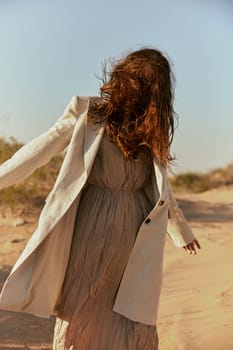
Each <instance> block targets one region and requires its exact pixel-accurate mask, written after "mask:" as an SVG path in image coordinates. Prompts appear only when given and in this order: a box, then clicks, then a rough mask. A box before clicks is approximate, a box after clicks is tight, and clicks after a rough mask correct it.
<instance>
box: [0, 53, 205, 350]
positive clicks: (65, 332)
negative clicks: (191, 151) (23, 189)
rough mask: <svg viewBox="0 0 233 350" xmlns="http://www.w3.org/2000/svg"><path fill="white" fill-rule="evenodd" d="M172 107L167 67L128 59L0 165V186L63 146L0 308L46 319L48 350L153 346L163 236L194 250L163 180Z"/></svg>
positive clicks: (157, 60)
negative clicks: (51, 324) (50, 325)
mask: <svg viewBox="0 0 233 350" xmlns="http://www.w3.org/2000/svg"><path fill="white" fill-rule="evenodd" d="M172 102H173V94H172V79H171V71H170V66H169V63H168V61H167V59H166V58H165V57H164V55H163V54H162V53H161V52H159V51H158V50H154V49H148V48H145V49H141V50H138V51H135V52H133V53H131V54H129V55H128V56H127V57H126V58H124V59H123V60H120V61H119V62H116V64H115V65H114V67H113V69H112V71H111V73H110V75H109V77H108V79H107V80H106V81H105V82H104V84H103V86H102V87H101V94H100V97H99V98H89V97H86V98H85V97H84V98H81V97H77V96H75V97H73V98H72V99H71V101H70V103H69V105H68V106H67V108H66V109H65V112H64V114H63V115H62V117H61V118H59V120H58V121H57V122H56V124H55V125H54V126H53V127H52V128H51V129H49V130H48V131H47V132H46V133H44V134H42V135H41V136H39V137H38V138H36V139H34V140H32V141H31V142H30V143H28V144H27V145H25V146H24V147H22V148H21V149H20V150H19V151H18V152H16V154H15V155H14V156H13V157H12V158H11V159H10V160H8V161H7V162H6V163H4V164H3V165H2V166H1V167H0V189H1V188H3V187H6V186H10V185H12V184H13V183H15V182H17V181H20V180H22V179H24V178H25V177H26V176H28V175H29V174H31V173H32V172H33V171H34V170H35V169H36V168H38V167H39V166H41V165H43V164H45V163H46V162H48V160H49V159H50V158H51V157H52V156H53V155H54V154H56V153H58V152H60V151H61V150H62V149H64V148H65V147H66V146H68V148H67V153H66V156H65V159H64V162H63V165H62V167H61V170H60V173H59V175H58V178H57V180H56V183H55V185H54V187H53V189H52V191H51V193H50V194H49V196H48V198H47V199H46V204H45V206H44V208H43V210H42V213H41V216H40V220H39V225H38V229H37V230H36V232H35V233H34V234H33V236H32V238H31V239H30V241H29V242H28V244H27V246H26V248H25V250H24V252H23V253H22V255H21V256H20V258H19V259H18V261H17V262H16V264H15V266H14V267H13V269H12V271H11V274H10V276H9V277H8V279H7V281H6V283H5V285H4V287H3V290H2V293H1V299H0V308H2V309H6V310H13V311H24V312H28V313H33V314H36V315H38V316H42V317H47V316H49V315H56V316H57V321H56V326H55V333H54V349H56V350H61V349H69V350H71V349H72V350H75V349H78V350H81V349H82V350H87V349H88V350H97V349H98V350H108V349H111V350H124V349H125V350H126V349H127V350H137V349H138V350H139V349H140V350H141V349H145V350H146V349H148V350H152V349H157V348H158V335H157V328H156V322H157V314H158V304H159V296H160V290H161V283H162V266H163V252H164V244H165V237H166V231H168V233H169V236H170V237H171V239H172V240H173V242H174V244H175V246H177V247H183V248H184V249H186V250H187V251H189V252H190V253H195V254H196V252H197V250H196V248H199V249H200V244H199V242H198V241H197V239H196V238H195V236H194V235H193V233H192V231H191V229H190V228H189V226H188V224H187V222H186V220H185V218H184V216H183V214H182V212H181V211H180V209H179V208H178V206H177V203H176V200H175V198H174V195H173V192H172V189H171V186H170V183H169V180H168V177H167V168H168V166H169V162H170V161H171V160H172V158H171V156H170V152H169V147H170V144H171V141H172V138H173V132H174V112H173V105H172Z"/></svg>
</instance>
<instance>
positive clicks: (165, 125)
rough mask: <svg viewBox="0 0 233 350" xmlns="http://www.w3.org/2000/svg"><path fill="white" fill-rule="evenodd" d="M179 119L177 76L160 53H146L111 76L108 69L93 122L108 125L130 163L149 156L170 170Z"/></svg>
mask: <svg viewBox="0 0 233 350" xmlns="http://www.w3.org/2000/svg"><path fill="white" fill-rule="evenodd" d="M174 116H175V112H174V110H173V75H172V72H171V68H170V65H169V62H168V60H167V58H165V56H164V55H163V54H162V53H161V52H160V51H158V50H155V49H150V48H143V49H141V50H138V51H135V52H132V53H130V54H129V55H128V56H126V57H125V58H124V59H122V60H119V61H116V62H115V63H114V64H113V66H112V70H111V72H110V73H107V72H106V66H105V67H104V70H103V85H102V86H101V88H100V98H99V99H96V100H95V101H94V102H93V103H92V104H91V105H90V108H89V119H92V120H95V121H96V122H101V121H103V120H107V124H106V131H107V133H108V134H109V135H110V136H111V137H112V139H113V141H114V142H115V143H116V144H117V146H118V147H119V148H120V149H121V150H122V152H123V153H124V155H125V157H126V158H129V159H136V158H137V155H138V153H139V152H140V151H143V152H147V153H150V154H151V155H154V156H155V157H157V159H158V160H159V161H160V163H161V164H162V165H164V166H165V167H166V166H167V165H168V163H169V162H170V161H171V160H172V157H171V155H170V145H171V142H172V139H173V134H174Z"/></svg>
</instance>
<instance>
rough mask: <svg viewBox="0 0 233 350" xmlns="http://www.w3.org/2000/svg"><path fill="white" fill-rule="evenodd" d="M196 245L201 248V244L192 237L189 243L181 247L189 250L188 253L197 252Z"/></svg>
mask: <svg viewBox="0 0 233 350" xmlns="http://www.w3.org/2000/svg"><path fill="white" fill-rule="evenodd" d="M196 247H197V248H198V249H201V246H200V244H199V242H198V240H197V239H194V240H193V241H192V242H191V243H189V244H187V245H186V246H184V247H183V248H184V249H185V250H186V251H188V252H189V254H195V255H196V254H197V250H196Z"/></svg>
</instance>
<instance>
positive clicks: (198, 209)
mask: <svg viewBox="0 0 233 350" xmlns="http://www.w3.org/2000/svg"><path fill="white" fill-rule="evenodd" d="M178 204H179V207H180V208H181V209H182V211H183V213H184V215H185V217H186V218H187V220H188V221H192V222H202V223H215V222H218V223H219V222H232V220H233V204H226V203H209V202H206V201H198V202H197V201H195V202H193V201H189V200H184V199H182V200H178Z"/></svg>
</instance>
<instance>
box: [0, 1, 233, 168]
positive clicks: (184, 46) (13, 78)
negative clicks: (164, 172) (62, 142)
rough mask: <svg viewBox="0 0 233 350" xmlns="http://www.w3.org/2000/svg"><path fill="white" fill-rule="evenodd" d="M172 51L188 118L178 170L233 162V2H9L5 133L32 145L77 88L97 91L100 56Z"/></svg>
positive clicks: (0, 60) (1, 65)
mask: <svg viewBox="0 0 233 350" xmlns="http://www.w3.org/2000/svg"><path fill="white" fill-rule="evenodd" d="M141 46H152V47H156V48H158V49H160V50H162V51H163V52H164V53H166V54H167V55H168V56H169V57H170V59H171V60H172V62H173V69H174V73H175V76H176V80H177V82H176V90H175V91H176V100H175V109H176V111H177V113H178V114H179V116H180V120H179V127H178V129H177V130H176V134H175V140H174V143H173V147H172V150H173V152H174V153H175V154H176V156H177V166H176V167H175V168H174V171H175V172H176V173H178V172H182V171H206V170H208V169H213V168H215V167H219V166H224V165H226V164H227V163H229V162H231V161H233V112H232V110H233V108H232V101H233V98H232V97H233V96H232V91H233V88H232V81H233V5H232V2H231V1H227V0H221V1H220V0H219V1H215V0H213V1H205V0H203V1H201V0H196V1H194V0H190V1H189V0H186V1H185V0H173V1H172V0H170V1H169V0H163V1H158V0H144V1H141V0H140V1H139V0H134V1H127V0H118V1H111V0H108V1H107V0H98V1H94V0H92V1H91V0H76V1H74V0H40V1H32V0H20V1H17V0H1V1H0V52H1V54H0V136H5V137H6V136H13V137H15V138H17V139H18V140H20V141H23V142H27V141H29V140H30V139H32V138H33V137H35V136H37V135H39V134H40V133H42V132H43V131H45V130H46V129H48V128H49V127H50V126H51V125H52V124H53V123H54V122H55V120H56V119H57V118H58V117H59V116H60V115H61V114H62V112H63V110H64V108H65V106H66V105H67V103H68V102H69V100H70V98H71V97H72V96H73V95H98V90H99V86H100V82H99V81H98V79H97V78H96V77H95V75H96V74H97V75H100V74H101V62H103V61H104V59H105V58H109V57H114V58H120V57H122V56H124V55H125V54H127V53H128V52H129V51H131V50H135V49H138V48H140V47H141Z"/></svg>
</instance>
